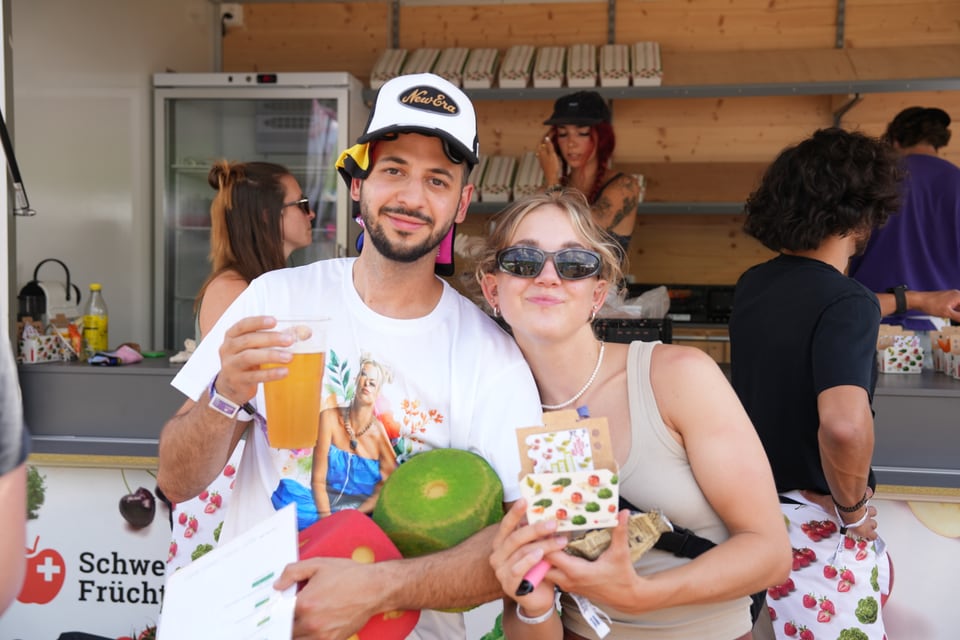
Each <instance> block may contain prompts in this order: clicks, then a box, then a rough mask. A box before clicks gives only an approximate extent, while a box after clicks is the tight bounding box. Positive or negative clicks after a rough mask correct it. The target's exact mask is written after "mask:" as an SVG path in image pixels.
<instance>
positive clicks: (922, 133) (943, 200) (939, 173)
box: [850, 107, 960, 331]
mask: <svg viewBox="0 0 960 640" xmlns="http://www.w3.org/2000/svg"><path fill="white" fill-rule="evenodd" d="M949 127H950V116H949V115H948V114H947V112H946V111H943V110H942V109H937V108H935V107H909V108H907V109H904V110H903V111H901V112H900V113H898V114H897V116H896V117H895V118H894V119H893V120H892V121H891V122H890V124H889V125H888V126H887V130H886V133H885V134H884V136H883V137H884V139H885V140H886V141H887V142H889V143H890V144H891V145H893V148H894V149H896V150H897V152H898V153H899V154H900V156H901V164H902V166H903V168H904V170H905V171H906V178H905V179H904V182H903V188H902V192H903V197H902V202H901V206H900V212H899V215H895V216H892V217H891V218H890V220H889V221H887V223H886V224H885V225H884V226H883V227H882V228H879V229H875V230H874V232H873V234H872V235H871V237H870V242H869V243H867V247H866V250H865V251H864V253H863V255H862V256H859V257H855V258H854V259H853V260H852V261H851V263H850V275H851V276H853V277H854V278H856V279H857V280H858V281H859V282H862V283H863V284H864V285H866V286H867V287H869V288H870V290H871V291H875V292H884V293H885V294H887V295H883V296H880V302H881V309H882V311H883V314H884V316H892V317H887V318H884V322H889V323H891V324H899V325H903V326H904V328H906V329H914V330H918V331H926V330H929V329H938V328H940V327H941V326H943V325H944V324H945V321H944V318H947V319H952V320H954V321H960V291H958V289H960V259H958V256H960V168H957V167H956V166H955V165H954V164H952V163H951V162H949V161H947V160H945V159H943V158H941V157H939V155H938V153H939V151H940V149H942V148H944V147H946V146H947V144H948V143H949V142H950V134H951V132H950V129H949ZM890 294H892V295H890ZM884 298H886V301H885V300H884ZM884 302H886V303H887V304H886V306H884Z"/></svg>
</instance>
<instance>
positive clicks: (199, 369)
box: [158, 74, 541, 640]
mask: <svg viewBox="0 0 960 640" xmlns="http://www.w3.org/2000/svg"><path fill="white" fill-rule="evenodd" d="M478 149H479V145H478V141H477V127H476V115H475V112H474V109H473V105H472V104H471V103H470V101H469V99H468V98H467V97H466V95H464V94H463V92H462V91H460V90H459V89H458V88H457V87H455V86H453V85H452V84H450V83H449V82H447V81H446V80H444V79H442V78H440V77H438V76H435V75H432V74H418V75H408V76H401V77H398V78H394V79H393V80H391V81H389V82H387V83H386V84H384V85H383V87H381V89H380V91H379V93H378V94H377V99H376V103H375V104H374V106H373V109H372V111H371V114H370V119H369V121H368V123H367V126H366V129H365V132H364V134H363V135H362V136H361V137H360V138H359V140H358V144H357V145H355V146H353V147H351V148H350V149H348V150H347V151H345V152H344V153H343V154H342V155H341V157H340V159H339V160H338V161H337V168H338V169H339V171H340V173H341V175H342V176H343V177H344V179H345V180H346V181H347V184H348V185H349V188H350V195H351V197H352V199H353V200H354V201H355V202H356V205H357V207H358V209H359V215H360V220H361V224H362V225H363V227H364V229H365V235H366V240H365V242H364V243H363V247H362V250H361V253H360V256H359V257H358V258H341V259H335V260H327V261H322V262H318V263H314V264H310V265H306V266H303V267H297V268H292V269H281V270H277V271H273V272H270V273H267V274H265V275H264V276H262V277H260V278H257V279H256V280H254V281H253V282H251V284H250V286H249V287H248V288H247V290H246V291H244V293H243V294H242V295H241V296H240V297H239V298H238V299H237V300H236V302H234V303H233V305H232V306H231V307H230V308H229V309H228V310H227V311H226V313H224V315H223V316H222V317H221V319H220V321H219V322H218V323H217V325H216V326H215V327H214V328H213V330H212V331H211V332H210V333H209V334H208V335H207V336H206V337H205V338H204V340H203V342H202V343H201V344H200V345H199V347H198V348H197V351H196V352H195V353H194V355H193V356H192V357H191V358H190V360H189V361H188V362H187V363H186V364H185V365H184V367H183V369H182V371H181V372H180V373H179V374H178V375H177V377H176V378H175V379H174V381H173V385H174V386H175V387H177V388H178V389H179V390H181V391H182V392H183V393H184V394H185V395H187V396H188V398H189V399H188V400H187V402H186V403H185V404H184V406H183V407H182V408H181V409H180V411H179V412H178V413H177V415H175V416H174V417H173V418H172V419H171V420H170V421H169V422H168V423H167V424H166V426H165V427H164V430H163V433H162V434H161V438H160V469H159V475H158V483H159V485H160V487H161V489H162V490H163V491H164V493H165V494H166V495H167V496H168V497H170V498H171V500H173V501H178V500H184V499H186V498H189V497H192V496H194V495H196V494H197V493H199V492H200V491H202V490H203V488H204V487H205V486H206V485H207V484H208V483H209V482H210V481H211V480H212V479H213V478H214V477H215V476H216V474H217V473H219V471H220V470H221V469H222V468H223V465H224V463H225V462H226V460H227V456H228V455H229V452H230V451H231V450H232V449H233V446H234V445H235V444H236V442H237V441H238V440H239V439H240V438H241V437H242V436H244V435H245V434H246V437H247V445H246V447H245V449H244V458H243V460H242V461H241V463H240V467H239V470H238V475H237V483H236V489H235V493H234V503H233V505H232V506H231V509H230V512H228V514H227V520H226V522H225V524H224V531H223V533H222V536H223V538H229V537H230V536H233V535H236V534H237V533H238V532H241V531H244V530H246V529H248V528H249V527H250V526H252V525H253V524H255V523H256V522H259V521H260V520H262V519H263V518H265V517H267V516H268V515H269V514H270V513H272V512H273V511H274V509H278V508H281V507H282V506H284V505H285V504H287V503H289V502H293V503H295V504H296V505H297V515H298V522H299V526H300V527H301V529H302V528H304V527H306V526H309V525H310V523H311V522H314V521H316V520H317V518H323V517H325V516H326V515H327V514H326V513H324V512H320V511H318V509H317V507H316V506H315V504H314V503H313V500H312V498H311V497H310V496H311V495H312V493H311V485H310V477H311V468H312V465H313V459H312V458H313V450H310V449H307V450H302V449H301V450H287V449H274V448H270V446H269V443H268V441H267V439H266V434H265V422H264V420H263V419H262V418H261V415H262V413H263V410H262V407H263V395H262V386H261V385H260V383H262V382H265V381H270V380H274V379H277V378H280V377H283V376H284V375H286V369H285V368H284V367H283V366H281V367H279V368H273V369H261V365H262V364H264V363H277V364H280V365H283V364H284V361H285V358H284V357H283V356H278V355H276V354H277V353H278V351H277V350H275V349H272V347H276V346H280V345H281V344H282V342H283V339H282V338H281V337H279V336H278V334H277V333H276V332H269V331H265V330H266V329H270V328H271V327H273V326H274V318H275V317H280V316H283V315H287V316H291V315H295V316H300V317H304V316H306V317H309V316H327V317H330V318H331V321H330V326H329V328H328V336H327V342H328V350H327V366H326V370H325V372H324V380H323V400H322V406H321V410H323V409H325V408H329V407H333V406H343V405H345V404H348V400H349V398H350V397H352V395H353V393H354V391H355V384H356V374H357V372H359V370H360V367H359V362H360V359H361V356H363V355H367V356H368V357H373V358H375V359H376V360H377V361H378V362H380V363H383V364H384V365H385V366H388V367H390V368H391V370H392V371H393V373H394V377H393V380H392V381H391V383H390V384H389V385H385V386H384V387H383V388H382V390H381V393H380V396H379V398H378V400H377V403H376V407H375V414H376V417H377V418H378V419H379V421H380V422H381V423H383V424H384V425H385V426H386V431H387V432H388V436H389V438H390V440H391V444H392V445H393V449H394V451H396V452H397V457H398V462H400V463H402V462H404V461H405V460H406V459H408V458H409V457H411V456H413V455H416V454H417V453H420V452H423V451H427V450H430V449H436V448H451V447H452V448H458V449H465V450H470V451H473V452H474V453H478V454H480V455H482V456H483V457H484V458H486V459H487V461H489V462H490V464H491V465H492V466H493V468H494V469H495V470H496V471H497V473H498V475H499V476H500V479H501V481H502V483H503V486H504V499H505V501H506V502H508V503H509V502H513V501H514V500H516V499H517V498H518V497H519V488H518V485H517V475H518V472H519V462H520V461H519V458H518V455H517V448H516V436H515V429H516V428H517V427H521V426H529V425H534V424H539V423H540V422H541V410H540V404H539V396H538V393H537V389H536V386H535V384H534V382H533V378H532V376H531V375H530V372H529V369H528V368H527V365H526V363H525V361H524V359H523V357H522V354H521V353H520V351H519V350H518V349H517V347H516V345H515V344H514V342H513V340H512V339H511V338H510V337H509V336H508V335H507V334H506V333H504V332H503V331H502V330H501V329H500V328H499V327H498V326H497V325H496V323H495V322H494V321H493V320H492V319H490V318H489V317H487V316H486V315H485V314H484V313H483V312H482V311H480V310H479V309H478V308H477V307H476V306H475V305H474V304H473V303H472V302H470V301H469V300H467V299H466V298H464V297H463V296H461V295H460V294H459V293H457V292H456V291H455V290H454V289H453V288H452V287H450V286H449V285H448V284H447V283H446V282H444V281H443V280H441V279H439V278H437V277H436V275H435V273H434V271H435V268H436V255H437V248H438V246H440V245H441V242H442V241H443V240H444V238H445V237H447V236H448V235H449V234H450V233H451V232H452V229H453V225H454V224H455V223H456V222H461V221H462V220H463V219H464V216H465V215H466V212H467V206H468V204H469V202H470V196H471V194H472V191H473V186H472V185H470V184H468V182H467V178H468V176H469V173H470V170H471V168H472V167H473V166H474V165H475V164H476V162H477V153H478ZM212 399H215V400H216V401H215V402H214V401H212ZM224 399H226V404H227V406H226V408H225V407H224ZM231 406H236V407H237V409H236V410H231V408H230V407H231ZM244 409H254V413H255V415H254V418H253V420H250V419H249V418H248V417H247V415H246V414H247V413H248V412H247V411H245V410H244ZM244 418H247V421H246V422H244V421H243V420H244ZM351 446H352V445H351ZM360 453H361V452H360V451H359V450H358V451H357V454H358V455H359V454H360ZM291 487H292V488H293V489H294V490H292V491H291V490H289V489H291ZM281 489H284V490H281ZM304 497H306V499H304ZM234 506H235V507H236V508H234ZM490 534H492V531H489V530H484V531H482V532H480V533H478V534H476V535H474V536H472V537H470V538H468V539H467V540H466V541H464V542H463V543H461V544H459V545H457V546H456V547H454V548H452V549H449V550H446V551H442V552H439V553H436V554H432V555H429V556H424V557H422V558H413V559H404V560H398V561H386V562H378V563H375V564H360V563H356V562H346V561H343V560H339V561H337V560H331V559H320V558H314V559H310V560H305V561H302V562H299V563H296V564H293V565H290V566H289V567H288V568H287V570H286V571H285V572H284V573H283V576H282V577H281V579H280V580H279V582H278V583H277V586H278V588H281V589H282V588H286V587H288V586H290V585H292V584H294V583H295V582H300V581H308V582H307V584H306V586H305V587H304V589H303V590H302V591H301V592H300V594H299V595H298V601H297V608H296V617H295V621H294V634H293V635H294V637H295V638H301V637H304V638H306V637H309V638H339V639H343V638H347V637H349V636H350V635H351V634H353V633H356V632H357V631H358V630H359V629H360V628H361V627H362V626H363V625H364V623H366V621H367V620H368V618H370V616H372V615H374V614H376V613H379V612H384V611H394V610H402V609H421V610H423V611H422V612H421V616H420V623H419V624H418V626H417V628H416V630H415V631H414V633H413V635H411V636H410V637H412V638H431V639H433V638H435V639H437V640H440V639H443V640H447V639H450V638H462V637H464V628H463V619H462V615H461V614H454V613H440V612H437V611H432V609H454V608H465V607H470V606H473V605H476V604H479V603H482V602H485V601H489V600H493V599H495V598H496V597H497V595H498V593H499V591H500V589H499V584H498V583H497V581H496V579H495V577H494V575H493V573H492V570H491V569H490V565H489V561H488V557H489V554H490V542H491V537H492V536H491V535H490Z"/></svg>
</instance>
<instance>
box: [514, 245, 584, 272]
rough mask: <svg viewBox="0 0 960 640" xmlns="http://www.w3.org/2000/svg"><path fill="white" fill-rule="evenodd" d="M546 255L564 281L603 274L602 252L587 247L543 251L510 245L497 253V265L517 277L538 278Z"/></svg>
mask: <svg viewBox="0 0 960 640" xmlns="http://www.w3.org/2000/svg"><path fill="white" fill-rule="evenodd" d="M547 258H550V259H551V260H553V267H554V268H555V269H556V270H557V275H558V276H560V277H561V278H563V279H564V280H582V279H584V278H590V277H592V276H595V275H597V274H598V273H600V266H601V261H600V254H598V253H596V252H594V251H590V250H588V249H560V251H543V250H542V249H537V248H536V247H525V246H516V247H507V248H506V249H504V250H502V251H500V252H499V253H498V254H497V266H499V267H500V270H501V271H503V272H504V273H509V274H510V275H512V276H517V277H518V278H536V277H537V276H538V275H540V272H541V271H543V265H544V264H546V262H547Z"/></svg>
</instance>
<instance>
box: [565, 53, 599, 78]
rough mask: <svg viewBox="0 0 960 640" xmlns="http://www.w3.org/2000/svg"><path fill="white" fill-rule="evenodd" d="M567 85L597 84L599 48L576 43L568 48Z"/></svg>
mask: <svg viewBox="0 0 960 640" xmlns="http://www.w3.org/2000/svg"><path fill="white" fill-rule="evenodd" d="M567 86H568V87H595V86H597V48H596V47H595V46H593V45H592V44H574V45H570V47H568V48H567Z"/></svg>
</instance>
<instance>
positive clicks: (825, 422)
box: [729, 129, 902, 640]
mask: <svg viewBox="0 0 960 640" xmlns="http://www.w3.org/2000/svg"><path fill="white" fill-rule="evenodd" d="M901 177H902V172H901V170H900V165H899V162H898V158H897V157H896V154H895V153H894V151H893V149H892V148H891V147H890V146H889V145H887V144H885V143H884V142H882V141H880V140H878V139H875V138H870V137H868V136H866V135H863V134H860V133H852V132H847V131H843V130H841V129H823V130H819V131H817V132H816V133H814V134H813V135H812V136H811V137H810V138H808V139H806V140H804V141H803V142H801V143H799V144H797V145H795V146H792V147H788V148H787V149H786V150H784V151H783V152H782V153H781V154H780V155H779V156H778V157H777V158H776V159H775V160H774V161H773V163H772V164H771V165H770V167H769V168H768V169H767V171H766V173H765V175H764V176H763V179H762V181H761V183H760V186H759V187H758V189H757V190H756V191H754V192H753V193H752V194H751V195H750V196H749V198H748V199H747V203H746V207H745V209H746V222H745V223H744V231H745V232H746V233H747V234H748V235H751V236H753V237H755V238H757V239H758V240H759V241H760V242H762V243H763V245H764V246H765V247H767V248H768V249H771V250H773V251H776V252H777V253H778V255H777V256H776V257H775V258H773V259H771V260H769V261H767V262H764V263H762V264H759V265H756V266H754V267H752V268H750V269H748V270H747V271H746V272H745V273H744V274H743V275H742V276H741V277H740V279H739V280H738V282H737V285H736V289H735V291H734V300H733V311H732V313H731V316H730V325H729V327H730V347H731V356H730V362H731V381H732V382H733V387H734V389H735V390H736V392H737V395H738V396H739V398H740V400H741V402H742V403H743V406H744V407H745V408H746V410H747V414H748V415H749V416H750V419H751V420H752V422H753V424H754V426H755V427H756V429H757V433H758V434H759V436H760V440H761V442H762V443H763V447H764V449H765V450H766V453H767V457H768V458H769V460H770V466H771V467H772V469H773V475H774V479H775V481H776V485H777V491H778V492H779V494H780V502H781V511H782V512H783V516H784V520H785V521H786V522H787V523H788V525H787V527H788V533H789V536H790V542H791V546H792V547H793V548H794V549H799V550H801V551H802V555H803V558H800V557H798V556H796V555H795V562H794V567H793V571H792V572H791V574H790V578H791V580H792V584H793V589H794V590H795V591H794V593H790V592H788V593H785V594H784V593H782V592H778V593H776V594H770V593H768V598H767V604H768V606H769V607H770V608H771V610H772V614H771V618H772V619H774V620H776V622H775V623H774V631H775V632H776V637H777V638H787V637H795V634H796V633H797V630H798V629H802V628H807V629H810V630H811V631H813V633H814V635H815V637H820V636H821V635H822V634H821V633H820V631H821V630H826V629H830V630H831V631H832V632H834V635H831V636H830V637H835V632H836V631H839V630H840V629H842V628H858V629H860V630H862V631H863V633H865V634H866V636H865V637H868V638H870V639H871V640H880V639H881V638H883V637H884V628H883V617H882V615H880V614H879V613H878V614H877V615H876V617H875V619H872V620H867V619H866V618H864V620H861V619H859V618H858V616H856V615H855V612H856V610H857V605H858V602H859V601H861V600H868V599H873V600H874V601H882V599H883V596H884V595H885V594H886V593H888V592H889V582H890V572H889V561H888V557H887V555H886V551H885V547H884V543H883V542H882V540H881V539H880V538H879V537H878V535H877V521H876V515H877V510H876V508H875V507H873V506H871V505H870V503H869V500H870V497H871V496H872V495H873V491H874V487H875V486H876V479H875V478H874V474H873V470H872V469H871V459H872V456H873V447H874V440H873V438H874V435H873V412H872V410H871V403H872V399H873V392H874V388H875V386H876V382H877V375H878V373H877V362H876V346H877V344H876V343H877V333H878V330H879V326H880V316H881V311H880V303H879V302H878V301H877V296H876V295H875V294H874V293H872V292H871V291H870V290H869V289H868V288H867V287H865V286H863V285H862V284H861V283H859V282H857V281H856V280H854V279H853V278H850V277H848V276H847V275H845V272H846V269H847V263H848V262H849V260H850V258H851V256H854V255H857V254H859V253H861V252H862V251H863V248H864V247H865V246H866V244H867V241H868V240H869V238H870V233H871V231H872V230H873V229H874V228H876V227H878V226H880V225H882V224H883V223H884V222H886V220H887V218H888V217H889V216H890V215H891V214H894V213H895V212H896V211H897V207H898V206H899V186H900V180H901ZM838 534H839V535H838ZM795 553H796V552H795ZM783 595H786V596H792V597H781V596H783ZM801 596H803V597H801ZM807 596H809V598H808V597H807ZM810 598H813V599H812V600H811V599H810ZM811 603H812V606H808V605H811ZM825 625H827V626H825Z"/></svg>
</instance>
